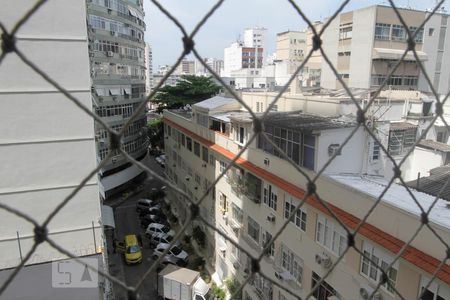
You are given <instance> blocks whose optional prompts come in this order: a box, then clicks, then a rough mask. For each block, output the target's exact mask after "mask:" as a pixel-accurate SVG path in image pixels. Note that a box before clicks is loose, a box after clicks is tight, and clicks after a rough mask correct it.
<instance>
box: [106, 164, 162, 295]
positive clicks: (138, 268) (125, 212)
mask: <svg viewBox="0 0 450 300" xmlns="http://www.w3.org/2000/svg"><path fill="white" fill-rule="evenodd" d="M147 166H148V167H149V168H151V169H152V170H154V171H156V172H157V173H158V174H159V175H163V173H164V169H163V168H161V166H160V165H158V164H157V163H156V161H155V159H154V157H152V156H150V157H149V160H148V164H147ZM142 184H145V188H144V189H143V190H142V191H140V192H138V193H136V194H134V195H132V196H130V197H129V198H127V199H126V200H125V201H119V200H117V199H116V200H110V202H111V203H108V202H106V203H105V204H107V205H111V206H112V207H113V209H114V218H115V223H116V229H115V231H116V237H117V238H118V239H119V240H123V238H124V236H125V235H128V234H135V235H136V236H138V235H141V236H142V240H143V249H142V255H143V257H142V263H140V264H137V265H127V264H126V263H125V260H124V257H123V254H114V255H112V256H111V259H113V260H115V261H114V263H115V264H116V265H117V269H118V270H120V271H119V273H122V274H118V275H119V276H117V277H118V278H123V279H124V280H125V283H126V284H127V285H128V286H136V285H137V283H138V282H139V281H140V280H141V278H142V277H143V275H144V274H145V272H146V271H147V270H148V269H149V268H150V266H151V265H152V263H153V260H152V259H151V255H152V250H151V249H150V248H149V245H148V241H147V239H146V238H145V236H144V230H143V229H142V228H141V227H140V219H139V216H138V214H137V213H136V202H137V200H138V199H141V198H144V197H145V195H146V193H147V192H150V191H151V190H152V188H158V189H159V188H161V187H162V186H163V185H164V184H163V183H161V182H159V180H157V179H153V178H147V179H146V180H145V181H144V182H143V183H142ZM115 276H116V275H115ZM114 294H115V299H127V295H126V292H125V291H124V290H123V288H121V287H119V286H116V285H115V286H114ZM156 297H157V291H156V272H155V273H152V274H149V275H148V276H147V277H146V278H145V280H144V282H143V284H142V285H141V287H140V288H139V290H138V298H139V299H156Z"/></svg>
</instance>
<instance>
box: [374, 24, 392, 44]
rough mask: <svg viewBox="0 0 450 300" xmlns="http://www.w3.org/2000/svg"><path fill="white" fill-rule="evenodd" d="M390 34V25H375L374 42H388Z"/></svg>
mask: <svg viewBox="0 0 450 300" xmlns="http://www.w3.org/2000/svg"><path fill="white" fill-rule="evenodd" d="M390 32H391V25H390V24H383V23H377V24H376V25H375V39H376V40H385V41H387V40H389V36H390Z"/></svg>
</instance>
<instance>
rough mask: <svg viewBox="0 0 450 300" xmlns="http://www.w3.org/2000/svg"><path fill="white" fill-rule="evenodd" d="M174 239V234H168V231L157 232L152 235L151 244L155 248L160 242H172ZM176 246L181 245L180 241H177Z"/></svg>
mask: <svg viewBox="0 0 450 300" xmlns="http://www.w3.org/2000/svg"><path fill="white" fill-rule="evenodd" d="M172 240H173V236H171V235H169V234H167V233H155V234H154V235H152V236H151V237H150V242H149V246H150V248H155V247H156V246H157V245H158V244H161V243H164V244H170V243H171V242H172ZM173 245H174V246H180V245H181V243H180V241H176V242H175V243H174V244H173Z"/></svg>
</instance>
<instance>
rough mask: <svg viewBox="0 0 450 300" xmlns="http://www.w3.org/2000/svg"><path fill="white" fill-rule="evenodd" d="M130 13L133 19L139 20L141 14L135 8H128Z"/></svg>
mask: <svg viewBox="0 0 450 300" xmlns="http://www.w3.org/2000/svg"><path fill="white" fill-rule="evenodd" d="M128 11H129V12H130V15H132V16H133V17H136V18H139V14H138V13H137V11H136V9H134V8H133V7H131V6H128Z"/></svg>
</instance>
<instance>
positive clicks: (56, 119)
mask: <svg viewBox="0 0 450 300" xmlns="http://www.w3.org/2000/svg"><path fill="white" fill-rule="evenodd" d="M33 5H34V3H32V2H27V3H25V2H17V1H3V2H2V9H1V10H0V20H1V22H2V24H3V25H4V26H5V27H6V28H7V30H8V31H10V30H11V29H12V28H13V27H14V25H15V24H16V23H17V22H18V20H20V19H21V18H22V17H23V16H24V14H25V13H26V12H27V11H29V10H30V9H31V8H32V6H33ZM43 20H46V21H45V22H43ZM48 20H51V22H50V21H48ZM55 24H57V26H55ZM0 33H1V30H0ZM15 37H16V39H17V46H18V48H19V49H20V51H22V53H23V54H24V55H25V56H26V57H28V58H29V59H30V60H31V61H32V62H33V63H34V64H35V65H36V66H37V67H38V68H39V69H41V70H42V71H43V72H44V73H46V74H47V75H48V76H49V77H50V78H52V79H53V80H55V81H56V82H58V84H60V85H61V86H62V87H64V88H65V89H66V90H67V91H68V93H70V94H71V95H73V96H74V97H76V98H77V99H78V100H79V101H80V102H81V105H83V106H84V107H87V108H88V109H90V108H92V100H91V78H90V75H89V73H90V72H89V56H88V54H89V52H88V37H87V28H86V2H85V0H60V1H49V2H48V3H46V4H45V5H42V7H40V8H39V10H37V11H36V12H35V13H34V14H33V15H32V16H31V17H30V18H29V19H28V20H27V21H26V22H25V23H24V24H23V26H22V27H20V30H19V31H18V32H17V34H16V35H15ZM61 66H64V67H63V68H62V67H61ZM0 128H2V133H1V134H0V163H1V166H2V167H1V168H0V202H1V203H2V204H4V205H7V206H9V207H11V208H14V209H16V210H18V211H21V212H23V213H25V214H27V215H28V216H30V217H31V218H33V219H34V220H36V222H37V223H38V224H42V223H43V222H44V220H46V218H47V217H48V216H49V215H50V214H51V213H52V212H53V211H54V210H55V209H56V208H57V206H58V205H59V204H60V203H62V202H63V200H64V199H65V198H66V197H68V196H69V195H70V194H71V193H72V192H73V191H74V190H75V189H76V188H77V186H78V185H79V184H80V183H81V182H82V180H83V179H84V178H85V177H86V176H87V175H88V174H89V173H90V172H91V171H92V170H94V169H95V167H96V159H95V156H96V155H95V132H94V126H93V120H92V117H91V116H89V115H88V114H86V113H85V112H83V111H82V110H81V109H79V108H78V107H77V106H76V105H74V104H73V103H72V101H70V100H69V99H68V98H67V97H65V96H64V95H63V94H61V93H60V92H59V91H58V90H56V88H55V87H53V86H52V85H50V84H49V83H48V82H46V81H45V80H44V79H43V78H42V77H41V76H39V75H38V74H37V73H36V72H34V71H33V70H32V69H31V68H29V67H28V66H27V65H25V64H24V63H23V62H22V61H21V60H20V59H19V58H18V57H17V55H16V54H15V53H14V52H12V53H10V54H7V55H6V56H5V58H4V59H3V61H2V62H1V63H0ZM0 220H1V222H0V251H1V257H0V269H1V270H0V278H1V279H0V281H1V282H2V283H4V282H5V279H6V278H7V277H8V275H10V274H11V273H12V271H13V268H14V267H16V266H17V265H18V264H19V263H20V262H21V260H22V258H24V257H25V255H26V254H27V253H28V252H29V251H30V249H31V247H32V245H33V244H34V229H35V228H34V226H33V225H32V224H31V223H30V222H28V221H26V220H25V219H23V218H21V217H18V216H16V215H14V214H12V213H9V212H7V211H5V210H4V209H0ZM101 226H102V223H101V214H100V201H99V189H98V185H97V177H95V176H94V177H91V178H90V179H89V180H88V181H87V183H86V184H85V185H84V186H83V187H82V188H81V189H80V190H79V191H78V192H77V193H76V194H75V195H74V196H73V198H72V199H71V200H70V201H69V202H68V203H67V205H65V206H64V207H63V208H62V209H61V210H60V211H58V213H57V214H56V215H55V216H54V218H53V219H52V220H51V222H50V223H49V224H48V226H47V229H48V237H49V238H50V239H52V240H53V241H54V242H55V243H56V244H58V245H59V246H61V247H62V248H64V249H66V250H67V251H69V252H71V253H73V254H74V255H75V256H79V257H81V256H83V257H88V258H96V259H97V260H98V262H99V264H98V266H99V267H100V268H102V265H103V259H104V257H103V254H102V252H103V249H104V247H103V245H104V240H103V235H102V228H101ZM65 258H67V257H66V256H65V255H64V254H62V253H61V252H59V251H58V250H56V249H55V248H53V247H52V246H50V244H48V243H47V242H43V243H41V244H39V246H38V247H37V248H36V250H35V251H34V253H33V254H32V255H31V257H30V259H29V260H28V261H27V262H26V267H25V268H24V269H22V270H21V271H20V273H19V274H18V275H17V277H16V278H15V279H14V281H13V282H12V283H11V284H10V285H9V287H8V288H7V289H6V291H4V292H3V294H2V299H19V298H20V299H65V298H66V299H99V298H102V291H101V290H100V289H99V288H93V289H73V288H64V289H55V288H52V281H51V278H52V264H51V262H52V261H58V260H61V259H65ZM5 269H6V270H5ZM99 280H100V281H102V278H100V276H99ZM55 284H57V282H56V283H55Z"/></svg>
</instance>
